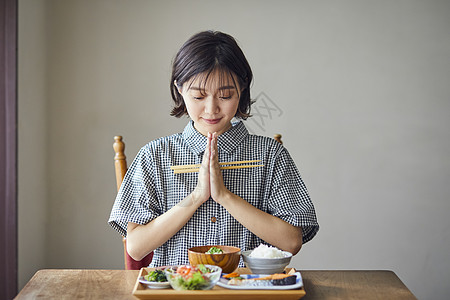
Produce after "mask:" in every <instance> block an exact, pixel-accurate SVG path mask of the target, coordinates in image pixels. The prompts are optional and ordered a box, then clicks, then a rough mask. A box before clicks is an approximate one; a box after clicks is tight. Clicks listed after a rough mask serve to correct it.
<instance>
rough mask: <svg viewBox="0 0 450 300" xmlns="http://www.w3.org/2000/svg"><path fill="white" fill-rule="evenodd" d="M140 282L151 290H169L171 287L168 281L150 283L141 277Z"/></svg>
mask: <svg viewBox="0 0 450 300" xmlns="http://www.w3.org/2000/svg"><path fill="white" fill-rule="evenodd" d="M139 282H140V283H142V284H145V285H146V286H147V287H149V288H151V289H167V288H169V287H170V283H169V282H168V281H164V282H156V281H148V280H145V279H144V276H141V277H139Z"/></svg>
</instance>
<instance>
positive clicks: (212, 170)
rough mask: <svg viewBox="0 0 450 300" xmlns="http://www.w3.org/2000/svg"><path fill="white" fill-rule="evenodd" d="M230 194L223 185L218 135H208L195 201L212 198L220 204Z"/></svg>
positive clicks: (194, 195)
mask: <svg viewBox="0 0 450 300" xmlns="http://www.w3.org/2000/svg"><path fill="white" fill-rule="evenodd" d="M229 192H230V191H229V190H228V189H227V188H226V187H225V185H224V183H223V177H222V172H221V170H220V165H219V153H218V147H217V133H208V136H207V142H206V149H205V153H204V154H203V159H202V164H201V166H200V170H199V174H198V183H197V186H196V188H195V190H194V192H193V193H192V195H193V197H194V199H195V201H201V203H203V202H205V201H206V200H208V199H209V197H210V196H211V198H212V199H213V200H214V201H216V202H219V201H220V199H222V198H223V197H224V196H225V195H226V194H227V193H229Z"/></svg>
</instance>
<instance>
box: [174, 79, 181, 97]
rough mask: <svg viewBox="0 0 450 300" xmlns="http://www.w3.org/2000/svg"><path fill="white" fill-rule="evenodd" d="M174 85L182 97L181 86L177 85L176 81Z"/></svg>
mask: <svg viewBox="0 0 450 300" xmlns="http://www.w3.org/2000/svg"><path fill="white" fill-rule="evenodd" d="M173 84H174V85H175V87H176V88H177V91H178V93H180V95H181V86H178V84H177V81H176V80H174V81H173Z"/></svg>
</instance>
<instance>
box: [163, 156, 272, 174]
mask: <svg viewBox="0 0 450 300" xmlns="http://www.w3.org/2000/svg"><path fill="white" fill-rule="evenodd" d="M260 161H261V160H260V159H258V160H241V161H230V162H220V163H219V165H220V169H221V170H231V169H245V168H256V167H262V166H264V165H244V164H249V163H255V162H260ZM237 165H238V166H237ZM200 166H201V165H200V164H196V165H179V166H171V167H170V169H171V170H173V172H174V173H175V174H181V173H192V172H198V170H200Z"/></svg>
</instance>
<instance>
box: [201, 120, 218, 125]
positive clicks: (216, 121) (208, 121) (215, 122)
mask: <svg viewBox="0 0 450 300" xmlns="http://www.w3.org/2000/svg"><path fill="white" fill-rule="evenodd" d="M220 120H221V119H203V121H205V122H206V123H207V124H210V125H214V124H217V123H219V122H220Z"/></svg>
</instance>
